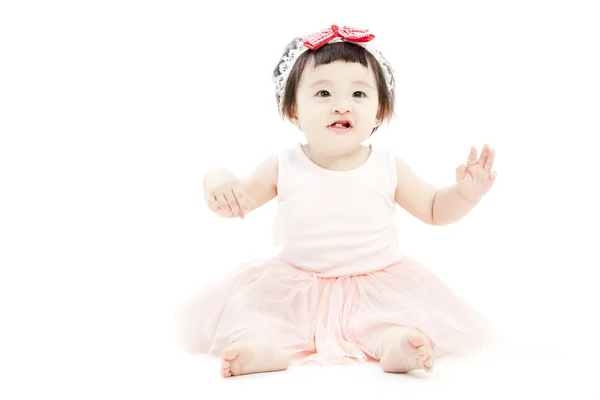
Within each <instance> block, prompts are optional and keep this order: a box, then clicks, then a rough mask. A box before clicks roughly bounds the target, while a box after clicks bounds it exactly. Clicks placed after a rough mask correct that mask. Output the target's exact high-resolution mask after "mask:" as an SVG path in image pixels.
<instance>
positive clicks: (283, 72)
mask: <svg viewBox="0 0 600 400" xmlns="http://www.w3.org/2000/svg"><path fill="white" fill-rule="evenodd" d="M374 38H375V36H374V35H372V34H371V33H369V32H368V31H367V30H366V29H354V28H349V27H347V26H344V27H341V28H339V27H338V26H337V25H332V26H331V29H323V30H321V31H319V32H315V33H313V34H311V35H309V36H306V37H303V38H296V39H294V40H293V41H292V42H291V43H290V44H289V45H288V47H287V51H286V52H285V54H284V55H283V57H282V58H281V60H280V63H279V66H278V69H279V75H277V76H274V77H273V83H274V86H275V95H276V97H277V102H278V105H279V113H280V114H281V113H282V110H283V95H284V93H285V87H286V83H287V80H288V76H289V74H290V71H291V70H292V67H293V66H294V64H295V63H296V61H297V60H298V58H299V57H300V56H301V55H302V54H303V53H304V52H305V51H307V50H316V49H318V48H320V47H321V46H324V45H326V44H329V43H335V42H343V41H347V42H352V43H355V44H357V45H360V46H362V47H364V48H365V49H366V50H368V51H369V52H370V53H371V54H372V55H373V56H374V57H375V59H376V60H377V61H378V62H379V65H380V66H381V69H382V70H383V73H384V75H385V81H386V84H387V87H388V90H389V91H393V90H394V78H393V70H392V68H391V66H390V64H389V63H388V61H387V60H386V59H385V57H384V56H383V54H381V52H380V51H379V50H377V49H376V48H375V47H373V46H372V45H370V44H368V42H370V41H371V40H373V39H374Z"/></svg>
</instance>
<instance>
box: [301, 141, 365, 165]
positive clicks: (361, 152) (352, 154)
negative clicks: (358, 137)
mask: <svg viewBox="0 0 600 400" xmlns="http://www.w3.org/2000/svg"><path fill="white" fill-rule="evenodd" d="M302 150H303V151H304V154H306V156H307V157H308V158H309V159H310V160H311V161H312V162H313V163H315V164H316V165H318V166H319V167H321V168H325V169H329V170H332V171H349V170H352V169H355V168H358V167H360V166H361V165H363V164H364V163H365V161H366V160H367V159H368V158H369V155H370V154H371V148H370V147H366V146H363V145H359V146H358V147H356V148H355V149H352V150H350V151H348V152H346V153H341V154H335V155H330V154H326V153H323V152H319V151H318V150H316V149H314V148H311V147H310V145H309V144H305V145H303V146H302Z"/></svg>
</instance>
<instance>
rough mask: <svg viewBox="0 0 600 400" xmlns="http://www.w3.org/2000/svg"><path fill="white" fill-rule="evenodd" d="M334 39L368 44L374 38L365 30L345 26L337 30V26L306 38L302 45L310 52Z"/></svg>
mask: <svg viewBox="0 0 600 400" xmlns="http://www.w3.org/2000/svg"><path fill="white" fill-rule="evenodd" d="M335 37H341V38H342V39H344V40H348V41H350V42H370V41H371V40H373V39H375V36H374V35H372V34H370V33H369V31H368V30H367V29H354V28H349V27H347V26H343V27H341V28H339V27H338V26H337V25H331V29H323V30H322V31H319V32H316V33H313V34H312V35H309V36H306V37H305V38H304V45H305V46H306V47H308V48H309V49H311V50H316V49H318V48H319V47H321V46H323V45H324V44H326V43H329V42H330V41H331V40H333V38H335Z"/></svg>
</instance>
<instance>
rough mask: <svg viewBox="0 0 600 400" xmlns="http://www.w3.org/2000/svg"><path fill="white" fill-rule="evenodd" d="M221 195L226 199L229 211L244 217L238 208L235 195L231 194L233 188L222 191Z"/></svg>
mask: <svg viewBox="0 0 600 400" xmlns="http://www.w3.org/2000/svg"><path fill="white" fill-rule="evenodd" d="M223 195H224V196H225V198H226V199H227V204H229V207H230V208H231V211H233V213H234V214H235V215H237V216H238V217H240V218H244V213H243V212H242V210H241V209H240V206H239V204H238V202H237V200H236V198H235V195H234V194H233V190H230V191H229V192H227V193H224V194H223Z"/></svg>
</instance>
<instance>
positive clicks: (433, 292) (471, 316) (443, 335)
mask: <svg viewBox="0 0 600 400" xmlns="http://www.w3.org/2000/svg"><path fill="white" fill-rule="evenodd" d="M394 326H408V327H414V328H416V329H418V330H420V331H422V332H424V333H425V334H427V335H428V336H429V337H430V338H431V340H432V341H433V342H434V344H435V348H434V354H435V355H436V356H437V357H440V356H444V355H449V354H465V353H466V352H468V351H469V350H471V349H475V348H477V347H479V346H481V345H484V344H486V343H488V342H490V341H491V340H492V338H493V337H494V331H493V329H492V327H491V326H490V324H489V323H488V322H487V320H485V319H484V318H483V317H482V316H481V315H480V314H479V313H478V312H477V311H476V310H475V309H474V308H472V307H471V306H470V305H468V304H467V303H466V302H465V301H463V300H462V299H461V298H459V297H458V296H457V295H456V294H455V293H454V292H453V291H452V290H451V289H450V288H449V287H448V286H447V285H446V284H444V283H443V282H442V281H441V280H440V279H439V278H438V277H437V276H435V275H434V274H433V273H432V272H430V271H429V270H428V269H427V268H426V267H424V266H423V265H421V264H420V263H418V262H416V261H415V260H412V259H410V258H408V257H404V258H403V259H402V260H401V261H400V262H399V263H397V264H394V265H391V266H389V267H387V268H384V269H382V270H379V271H376V272H372V273H368V274H363V275H355V276H345V277H335V278H323V277H319V276H317V275H315V274H313V273H310V272H307V271H304V270H302V269H298V268H296V267H294V266H291V265H289V264H286V263H284V262H282V261H280V260H277V259H270V260H264V261H261V262H259V263H257V264H253V265H252V264H247V265H242V266H239V267H238V268H237V270H236V271H234V273H233V274H232V275H231V276H230V277H228V278H227V279H226V280H224V281H223V282H220V283H219V284H217V285H216V286H214V287H213V288H211V289H207V290H206V291H205V292H203V293H201V294H199V295H198V296H197V297H196V298H194V299H193V300H192V301H191V302H190V303H189V304H187V305H186V307H185V308H184V309H183V310H182V312H181V314H180V315H179V316H178V332H179V334H180V340H181V343H182V345H183V346H184V348H185V350H186V351H188V352H194V353H206V354H210V355H213V356H220V353H221V351H222V350H223V349H224V348H225V347H226V346H228V345H229V344H230V343H231V342H232V341H234V340H236V338H239V337H240V336H242V335H245V334H251V333H257V334H261V335H264V336H265V337H267V338H268V340H269V342H270V343H272V344H273V345H274V346H281V347H282V348H283V349H285V350H286V351H288V352H289V353H290V354H291V355H292V356H293V357H294V362H295V363H317V364H321V365H323V364H333V363H348V362H364V361H367V360H370V359H373V360H376V359H377V358H378V355H377V346H378V345H379V341H380V336H381V334H382V332H383V331H384V330H385V329H387V328H390V327H394Z"/></svg>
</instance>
